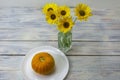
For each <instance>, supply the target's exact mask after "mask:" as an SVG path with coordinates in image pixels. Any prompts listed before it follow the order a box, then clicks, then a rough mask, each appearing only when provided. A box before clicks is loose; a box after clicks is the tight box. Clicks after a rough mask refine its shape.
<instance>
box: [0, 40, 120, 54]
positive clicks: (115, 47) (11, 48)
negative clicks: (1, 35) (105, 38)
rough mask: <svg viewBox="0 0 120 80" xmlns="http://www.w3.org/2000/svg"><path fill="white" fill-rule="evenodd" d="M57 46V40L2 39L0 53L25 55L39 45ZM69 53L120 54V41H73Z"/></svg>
mask: <svg viewBox="0 0 120 80" xmlns="http://www.w3.org/2000/svg"><path fill="white" fill-rule="evenodd" d="M48 45H49V46H53V47H56V48H57V47H58V46H57V41H49V42H47V41H42V42H41V41H14V42H13V41H11V42H10V41H8V42H7V41H1V42H0V55H24V54H27V53H28V51H30V50H31V49H33V48H36V47H39V46H48ZM67 55H120V42H82V41H81V42H72V50H71V51H69V52H68V53H67Z"/></svg>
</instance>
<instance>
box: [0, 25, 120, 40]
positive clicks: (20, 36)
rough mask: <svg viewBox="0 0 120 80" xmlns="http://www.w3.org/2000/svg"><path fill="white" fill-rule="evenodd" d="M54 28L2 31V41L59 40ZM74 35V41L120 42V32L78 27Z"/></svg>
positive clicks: (0, 35) (0, 31)
mask: <svg viewBox="0 0 120 80" xmlns="http://www.w3.org/2000/svg"><path fill="white" fill-rule="evenodd" d="M53 28H55V27H53ZM53 28H51V27H40V28H14V29H1V30H0V40H58V31H57V30H56V29H53ZM72 34H73V36H72V39H73V41H74V40H78V41H81V40H83V41H120V30H105V29H97V30H81V29H80V28H79V27H76V28H75V29H74V30H73V32H72Z"/></svg>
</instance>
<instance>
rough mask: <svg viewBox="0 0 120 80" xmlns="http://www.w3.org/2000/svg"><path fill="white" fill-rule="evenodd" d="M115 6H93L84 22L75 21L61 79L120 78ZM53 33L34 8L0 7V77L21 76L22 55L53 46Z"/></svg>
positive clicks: (119, 24)
mask: <svg viewBox="0 0 120 80" xmlns="http://www.w3.org/2000/svg"><path fill="white" fill-rule="evenodd" d="M119 8H120V7H118V8H115V9H97V10H96V9H94V10H93V16H92V17H91V18H90V19H89V20H88V21H87V22H77V23H76V25H75V26H74V28H73V32H72V33H73V45H72V50H71V51H70V52H68V53H67V54H66V56H67V58H68V59H69V62H70V69H69V73H68V75H67V76H66V78H65V80H120V9H119ZM57 33H58V31H57V30H56V28H55V26H52V25H49V24H47V23H46V21H45V17H44V16H43V14H42V13H41V10H40V9H38V8H32V7H31V8H30V7H29V8H28V7H24V8H20V7H11V8H0V80H24V78H23V74H22V72H21V67H22V66H21V64H22V63H23V59H24V57H25V55H26V54H27V53H28V51H30V50H31V49H33V48H35V47H39V46H44V45H50V46H53V47H57ZM55 80H57V79H55Z"/></svg>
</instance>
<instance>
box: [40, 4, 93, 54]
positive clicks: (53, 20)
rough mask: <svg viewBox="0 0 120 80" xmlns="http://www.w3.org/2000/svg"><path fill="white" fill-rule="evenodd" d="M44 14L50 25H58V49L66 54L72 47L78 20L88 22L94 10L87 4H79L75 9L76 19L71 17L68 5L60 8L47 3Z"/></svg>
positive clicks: (43, 10)
mask: <svg viewBox="0 0 120 80" xmlns="http://www.w3.org/2000/svg"><path fill="white" fill-rule="evenodd" d="M42 12H43V14H45V16H46V21H47V22H48V23H49V24H54V25H56V27H57V29H58V30H59V33H58V47H59V49H60V50H62V51H63V52H64V53H66V52H67V51H69V50H70V49H71V47H72V45H71V44H72V32H71V30H72V28H73V26H74V25H75V22H76V21H77V20H79V21H87V20H88V18H89V17H90V16H92V10H91V8H90V7H89V6H88V5H87V4H83V3H79V4H78V5H77V6H76V7H75V8H74V13H75V18H73V16H71V11H70V8H69V7H68V6H66V5H63V6H58V5H57V4H55V3H47V4H45V5H44V6H43V9H42Z"/></svg>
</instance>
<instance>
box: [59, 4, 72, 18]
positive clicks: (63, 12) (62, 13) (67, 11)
mask: <svg viewBox="0 0 120 80" xmlns="http://www.w3.org/2000/svg"><path fill="white" fill-rule="evenodd" d="M58 12H59V14H60V16H62V17H67V16H70V8H69V7H67V6H60V7H59V8H58Z"/></svg>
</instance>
